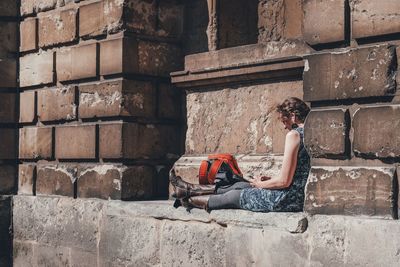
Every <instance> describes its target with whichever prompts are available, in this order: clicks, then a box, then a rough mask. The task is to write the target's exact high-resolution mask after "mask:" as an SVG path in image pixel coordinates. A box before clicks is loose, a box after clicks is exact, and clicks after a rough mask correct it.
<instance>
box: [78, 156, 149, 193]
mask: <svg viewBox="0 0 400 267" xmlns="http://www.w3.org/2000/svg"><path fill="white" fill-rule="evenodd" d="M154 177H155V171H154V169H153V168H151V167H148V166H131V167H129V166H125V165H116V164H104V165H96V166H93V165H92V166H82V167H81V168H80V173H79V179H78V192H77V194H78V197H81V198H102V199H123V200H132V199H135V200H138V199H149V198H151V197H153V196H154V192H153V188H154Z"/></svg>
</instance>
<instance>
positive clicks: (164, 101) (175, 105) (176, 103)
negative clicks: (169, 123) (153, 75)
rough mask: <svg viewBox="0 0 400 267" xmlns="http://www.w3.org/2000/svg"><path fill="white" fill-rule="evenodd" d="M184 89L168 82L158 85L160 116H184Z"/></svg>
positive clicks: (175, 117)
mask: <svg viewBox="0 0 400 267" xmlns="http://www.w3.org/2000/svg"><path fill="white" fill-rule="evenodd" d="M183 100H184V99H183V92H182V89H180V88H176V87H174V86H171V85H170V84H167V83H160V84H159V85H158V117H159V118H168V119H180V118H181V117H182V115H183V114H182V102H183Z"/></svg>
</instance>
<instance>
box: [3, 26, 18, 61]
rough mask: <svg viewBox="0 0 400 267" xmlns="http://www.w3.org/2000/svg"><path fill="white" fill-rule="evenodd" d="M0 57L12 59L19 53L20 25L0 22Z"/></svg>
mask: <svg viewBox="0 0 400 267" xmlns="http://www.w3.org/2000/svg"><path fill="white" fill-rule="evenodd" d="M0 36H1V39H0V57H1V58H6V57H12V56H14V55H15V53H16V52H17V51H18V23H17V22H0Z"/></svg>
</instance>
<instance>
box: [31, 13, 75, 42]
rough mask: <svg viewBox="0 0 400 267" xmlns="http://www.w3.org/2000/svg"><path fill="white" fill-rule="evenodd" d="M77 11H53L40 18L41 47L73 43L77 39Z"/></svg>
mask: <svg viewBox="0 0 400 267" xmlns="http://www.w3.org/2000/svg"><path fill="white" fill-rule="evenodd" d="M76 16H77V11H76V9H68V10H63V11H53V12H48V13H46V15H45V16H39V28H38V29H39V46H40V47H46V46H53V45H56V44H60V43H67V42H72V41H74V40H75V38H76Z"/></svg>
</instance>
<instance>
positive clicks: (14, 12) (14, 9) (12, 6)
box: [0, 0, 19, 17]
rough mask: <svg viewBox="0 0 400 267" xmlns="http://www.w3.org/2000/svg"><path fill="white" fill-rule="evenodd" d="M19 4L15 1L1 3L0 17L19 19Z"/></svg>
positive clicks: (5, 0) (7, 0)
mask: <svg viewBox="0 0 400 267" xmlns="http://www.w3.org/2000/svg"><path fill="white" fill-rule="evenodd" d="M18 11H19V10H18V2H17V1H15V0H3V1H0V16H7V17H17V16H18V15H19V12H18Z"/></svg>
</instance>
